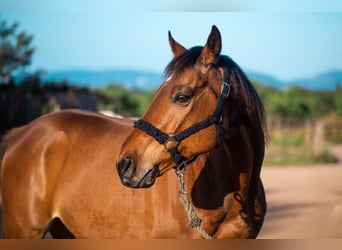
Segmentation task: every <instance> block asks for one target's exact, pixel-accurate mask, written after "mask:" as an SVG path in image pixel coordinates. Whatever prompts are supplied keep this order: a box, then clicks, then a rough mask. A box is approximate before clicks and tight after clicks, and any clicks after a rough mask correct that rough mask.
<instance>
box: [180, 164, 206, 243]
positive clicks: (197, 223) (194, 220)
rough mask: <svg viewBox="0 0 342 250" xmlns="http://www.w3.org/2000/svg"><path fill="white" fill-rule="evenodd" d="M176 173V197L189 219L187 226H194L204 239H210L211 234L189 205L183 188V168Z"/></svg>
mask: <svg viewBox="0 0 342 250" xmlns="http://www.w3.org/2000/svg"><path fill="white" fill-rule="evenodd" d="M176 174H177V177H178V181H179V183H180V185H181V188H180V190H179V195H178V199H179V201H180V203H181V204H182V205H183V206H184V208H185V211H186V214H187V216H188V219H189V223H188V227H190V228H196V229H197V231H198V232H199V233H200V234H201V235H202V237H203V238H204V239H207V240H210V239H212V237H211V235H209V234H208V233H207V232H206V231H205V230H204V228H203V227H202V226H201V222H202V220H201V219H200V218H199V217H198V216H197V214H196V212H195V210H194V208H193V207H192V205H191V202H190V199H189V197H188V195H187V191H186V190H185V181H184V174H185V169H183V170H181V171H176Z"/></svg>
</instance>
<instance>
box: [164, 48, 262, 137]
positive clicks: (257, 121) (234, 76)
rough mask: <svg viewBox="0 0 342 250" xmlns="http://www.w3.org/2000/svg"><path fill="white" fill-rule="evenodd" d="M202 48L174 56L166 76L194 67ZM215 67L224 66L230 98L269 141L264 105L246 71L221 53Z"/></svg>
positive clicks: (166, 70)
mask: <svg viewBox="0 0 342 250" xmlns="http://www.w3.org/2000/svg"><path fill="white" fill-rule="evenodd" d="M202 50H203V47H202V46H196V47H193V48H191V49H189V50H188V51H187V52H185V53H183V54H181V55H179V56H177V57H175V58H173V60H172V61H171V62H170V63H169V64H168V65H167V66H166V68H165V71H164V76H165V77H166V78H167V77H169V76H171V75H173V76H175V77H177V76H179V75H180V74H182V73H184V71H185V70H186V69H189V68H192V67H193V66H194V65H195V64H196V62H197V59H198V58H199V56H200V55H201V52H202ZM213 67H217V68H218V67H223V68H224V69H225V71H226V79H224V80H225V81H227V82H229V83H230V85H231V91H230V97H229V98H232V99H233V101H234V103H237V105H236V106H235V107H236V108H238V109H239V110H240V113H241V114H242V115H243V116H244V117H246V118H248V120H249V121H250V123H251V124H254V125H255V126H256V127H255V129H256V131H260V132H261V133H262V136H263V137H264V138H265V140H266V141H267V125H266V116H265V110H264V106H263V104H262V102H261V100H260V98H259V95H258V93H257V92H256V90H255V88H254V87H253V85H252V84H251V82H250V81H249V79H248V78H247V76H246V75H245V73H244V72H243V71H242V69H241V68H240V67H239V66H238V65H237V64H236V63H235V62H234V61H233V60H232V59H231V58H230V57H229V56H226V55H221V56H220V57H219V58H218V60H217V62H216V63H215V64H214V65H213Z"/></svg>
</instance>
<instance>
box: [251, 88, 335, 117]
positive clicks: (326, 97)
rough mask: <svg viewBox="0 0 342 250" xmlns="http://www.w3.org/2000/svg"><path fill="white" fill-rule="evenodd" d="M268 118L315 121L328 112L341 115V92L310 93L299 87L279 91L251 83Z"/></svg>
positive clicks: (310, 91)
mask: <svg viewBox="0 0 342 250" xmlns="http://www.w3.org/2000/svg"><path fill="white" fill-rule="evenodd" d="M253 85H254V86H255V88H256V90H257V92H258V93H259V96H260V98H261V100H262V102H263V104H264V106H265V110H266V113H267V115H268V116H277V117H282V118H283V119H299V120H305V119H317V118H320V117H323V116H325V115H326V114H327V113H329V112H334V111H337V113H338V114H339V115H342V91H341V90H340V89H337V90H336V91H312V90H307V89H302V88H299V87H289V88H286V89H284V90H279V89H276V88H274V87H268V86H263V85H262V84H260V83H257V82H253Z"/></svg>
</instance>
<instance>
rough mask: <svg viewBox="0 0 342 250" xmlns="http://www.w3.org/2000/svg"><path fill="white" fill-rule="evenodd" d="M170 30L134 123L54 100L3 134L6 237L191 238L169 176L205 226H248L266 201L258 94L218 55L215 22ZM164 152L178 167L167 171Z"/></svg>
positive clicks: (224, 231)
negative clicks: (158, 77)
mask: <svg viewBox="0 0 342 250" xmlns="http://www.w3.org/2000/svg"><path fill="white" fill-rule="evenodd" d="M169 38H170V44H171V47H172V50H173V53H174V54H175V58H174V59H173V60H172V61H171V63H170V64H169V66H168V67H167V70H166V72H167V77H168V79H167V80H166V81H165V83H164V84H163V85H162V86H161V88H160V89H159V91H158V92H157V94H156V97H155V99H154V101H153V102H152V104H151V105H150V107H149V108H148V110H147V111H146V113H145V114H144V116H143V120H140V121H138V122H136V123H135V125H134V126H135V127H136V128H135V129H134V128H133V122H132V121H130V120H125V119H123V120H120V119H111V118H107V117H104V116H101V115H97V114H92V113H87V112H80V111H62V112H57V113H53V114H50V115H46V116H43V117H41V118H39V119H37V120H35V121H33V122H31V123H30V124H28V125H26V126H24V127H22V128H18V129H14V130H11V131H10V132H9V133H8V134H7V135H6V136H5V137H4V139H3V142H2V144H1V147H0V160H1V159H2V161H1V186H2V190H1V191H2V205H3V226H4V234H5V237H7V238H41V237H43V236H44V235H45V233H46V232H47V231H48V230H50V232H51V233H52V235H53V236H54V237H71V236H74V237H77V238H201V237H202V236H201V234H200V233H199V232H198V231H197V230H194V229H192V228H188V227H187V226H186V224H187V219H188V218H187V217H188V216H189V213H187V212H186V211H185V209H184V208H183V206H182V204H181V203H180V202H179V200H178V199H177V196H178V195H179V187H181V191H182V192H183V193H185V190H184V189H186V190H187V191H188V193H189V201H190V203H189V204H190V205H189V204H188V205H189V206H190V207H192V208H193V211H194V213H195V214H197V216H198V217H199V218H200V219H201V220H202V222H201V223H200V226H198V225H196V226H198V227H200V228H202V229H203V231H205V232H206V233H207V234H208V235H210V237H213V238H235V237H240V238H247V237H256V236H257V234H258V232H259V230H260V227H261V225H262V223H263V218H264V215H265V212H266V202H265V194H264V190H263V187H262V183H261V181H260V177H259V175H260V168H261V165H262V161H263V156H264V147H265V145H264V130H265V121H264V113H263V108H262V104H261V103H260V100H259V98H258V96H257V94H256V92H255V90H254V89H253V88H252V86H251V84H250V83H249V81H248V80H247V78H246V77H245V75H244V74H243V73H242V71H241V70H240V69H239V67H238V66H237V65H236V64H235V63H234V62H233V61H232V60H231V59H229V58H228V57H225V56H219V53H220V50H221V37H220V34H219V31H218V30H217V28H216V27H213V29H212V32H211V34H210V36H209V38H208V42H207V44H206V45H205V47H204V48H202V47H195V48H192V49H190V50H186V49H185V48H184V47H183V46H181V45H180V44H178V43H177V42H175V41H174V40H173V38H172V37H171V35H170V36H169ZM224 81H225V82H226V83H225V84H222V82H224ZM221 86H223V88H222V89H223V91H221V90H220V88H221ZM229 90H230V93H229ZM206 117H209V118H208V119H206ZM152 124H153V125H152ZM155 126H156V127H155ZM157 127H158V128H157ZM142 130H144V131H142ZM162 131H164V132H162ZM167 134H171V135H172V136H171V137H170V136H167ZM151 136H153V137H154V138H159V140H157V141H155V140H154V139H153V137H151ZM161 142H163V144H165V146H162V145H160V144H161ZM217 144H220V145H219V146H218V145H217ZM121 145H122V148H121V150H120V147H121ZM119 150H120V152H119ZM173 161H175V162H176V167H177V171H176V173H177V174H178V178H179V179H178V178H177V176H176V175H175V173H174V171H168V170H170V169H171V168H172V167H174V165H175V164H174V163H173ZM116 162H117V166H116V168H117V171H118V173H119V175H118V174H116V172H115V163H116ZM185 169H186V173H185ZM157 177H158V180H157V181H155V180H156V178H157ZM121 183H123V184H124V185H122V184H121ZM152 185H153V186H152ZM126 186H127V187H126ZM131 187H135V188H131ZM143 187H150V188H143ZM190 210H191V209H190ZM187 211H189V210H187Z"/></svg>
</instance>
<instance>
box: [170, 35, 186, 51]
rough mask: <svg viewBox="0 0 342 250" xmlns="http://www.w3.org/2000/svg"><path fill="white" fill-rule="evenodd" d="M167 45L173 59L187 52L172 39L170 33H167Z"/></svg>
mask: <svg viewBox="0 0 342 250" xmlns="http://www.w3.org/2000/svg"><path fill="white" fill-rule="evenodd" d="M169 43H170V46H171V49H172V52H173V55H174V57H176V56H179V55H181V54H183V53H185V52H186V51H187V49H186V48H184V47H183V46H182V45H180V44H179V43H178V42H176V41H175V39H173V37H172V35H171V32H170V31H169Z"/></svg>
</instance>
